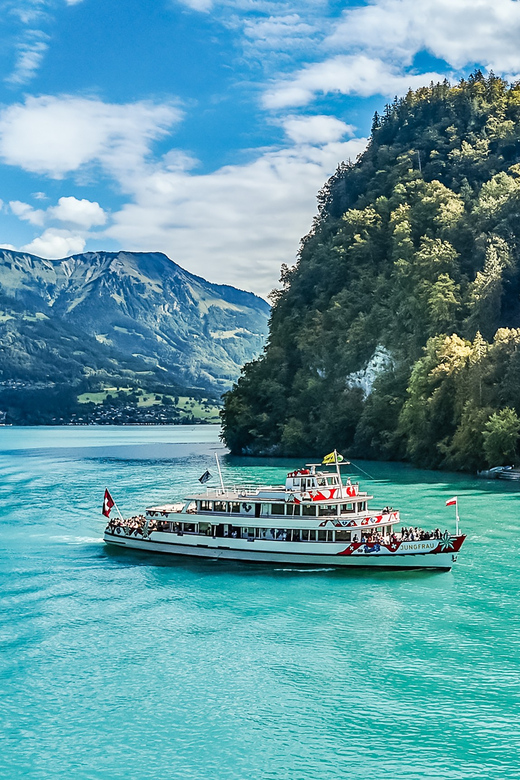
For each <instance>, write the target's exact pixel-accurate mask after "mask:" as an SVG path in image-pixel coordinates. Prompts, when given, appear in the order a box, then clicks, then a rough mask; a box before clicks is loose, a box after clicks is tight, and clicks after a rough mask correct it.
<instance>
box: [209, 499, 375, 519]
mask: <svg viewBox="0 0 520 780" xmlns="http://www.w3.org/2000/svg"><path fill="white" fill-rule="evenodd" d="M197 503H198V504H199V511H200V512H220V513H226V514H227V513H230V514H237V515H238V514H249V513H251V514H253V511H254V516H255V517H265V516H269V515H277V516H281V515H284V516H289V517H296V516H300V515H303V516H304V517H332V516H336V515H338V514H339V515H347V514H353V513H354V512H365V511H366V501H360V502H358V503H355V502H350V503H347V504H267V503H262V504H259V503H255V504H249V503H247V502H242V503H241V502H240V501H199V502H197Z"/></svg>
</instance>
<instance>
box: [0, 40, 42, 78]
mask: <svg viewBox="0 0 520 780" xmlns="http://www.w3.org/2000/svg"><path fill="white" fill-rule="evenodd" d="M46 41H47V36H46V35H45V34H44V33H43V32H41V31H39V30H29V31H28V32H27V33H26V34H25V35H24V37H23V39H22V40H21V41H20V42H19V43H18V45H17V47H16V50H17V56H16V63H15V67H14V70H13V72H12V73H11V74H10V75H9V76H7V77H6V78H5V79H4V81H5V82H6V83H8V84H12V85H14V86H19V85H21V84H26V83H27V82H28V81H30V80H31V79H32V77H33V76H34V74H35V73H36V71H37V70H38V68H39V67H40V65H41V62H42V60H43V57H44V55H45V52H46V51H47V49H48V45H47V43H46Z"/></svg>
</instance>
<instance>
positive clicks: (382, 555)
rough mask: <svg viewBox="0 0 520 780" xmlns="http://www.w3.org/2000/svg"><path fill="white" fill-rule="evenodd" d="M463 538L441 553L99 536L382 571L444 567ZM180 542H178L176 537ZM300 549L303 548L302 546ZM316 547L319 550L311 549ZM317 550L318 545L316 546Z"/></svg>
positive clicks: (204, 554) (410, 545)
mask: <svg viewBox="0 0 520 780" xmlns="http://www.w3.org/2000/svg"><path fill="white" fill-rule="evenodd" d="M464 538H465V537H463V536H459V537H453V538H452V541H451V543H450V545H449V546H447V549H446V550H445V551H440V550H439V547H441V546H442V545H440V544H439V542H438V540H431V541H425V542H403V543H401V544H400V545H399V546H398V549H396V550H392V549H390V546H385V545H378V546H377V547H378V549H376V547H375V546H373V545H366V544H359V545H346V546H345V543H326V546H327V552H323V546H324V545H323V544H320V543H312V542H308V543H306V542H281V543H278V544H277V545H276V549H274V548H273V543H272V542H269V541H264V540H257V539H255V540H254V541H251V542H250V541H248V540H247V539H221V538H214V537H203V536H199V535H197V536H191V537H187V535H184V536H182V537H179V536H175V537H174V538H173V539H172V534H169V533H160V532H154V533H152V534H150V537H149V538H147V539H143V538H142V537H141V536H139V535H137V536H136V535H134V534H131V535H127V534H124V533H122V534H119V535H118V534H117V533H115V532H114V533H109V532H105V535H104V540H105V542H107V543H108V544H113V545H116V546H117V547H124V548H127V549H128V548H130V549H134V550H142V551H146V552H156V553H163V554H168V555H188V556H195V557H199V558H214V559H219V560H229V561H244V562H250V563H271V564H273V563H274V564H290V565H297V566H333V567H351V568H359V567H362V568H367V567H368V568H373V567H376V568H385V569H441V570H445V571H447V570H449V569H451V567H452V566H453V564H454V563H455V561H456V560H457V552H458V550H459V549H460V546H461V545H462V542H463V541H464ZM181 540H182V541H181ZM302 547H305V550H302ZM316 548H318V549H316ZM320 548H321V549H320Z"/></svg>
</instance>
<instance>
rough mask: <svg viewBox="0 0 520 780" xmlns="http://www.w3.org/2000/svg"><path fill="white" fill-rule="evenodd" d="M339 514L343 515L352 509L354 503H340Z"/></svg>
mask: <svg viewBox="0 0 520 780" xmlns="http://www.w3.org/2000/svg"><path fill="white" fill-rule="evenodd" d="M339 511H340V514H342V515H344V514H347V513H348V512H353V511H354V504H341V505H340V508H339Z"/></svg>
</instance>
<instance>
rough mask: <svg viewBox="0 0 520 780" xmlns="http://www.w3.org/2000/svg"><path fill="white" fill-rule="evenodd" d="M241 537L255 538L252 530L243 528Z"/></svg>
mask: <svg viewBox="0 0 520 780" xmlns="http://www.w3.org/2000/svg"><path fill="white" fill-rule="evenodd" d="M243 536H246V537H253V538H254V536H255V529H254V528H244V533H243Z"/></svg>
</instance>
